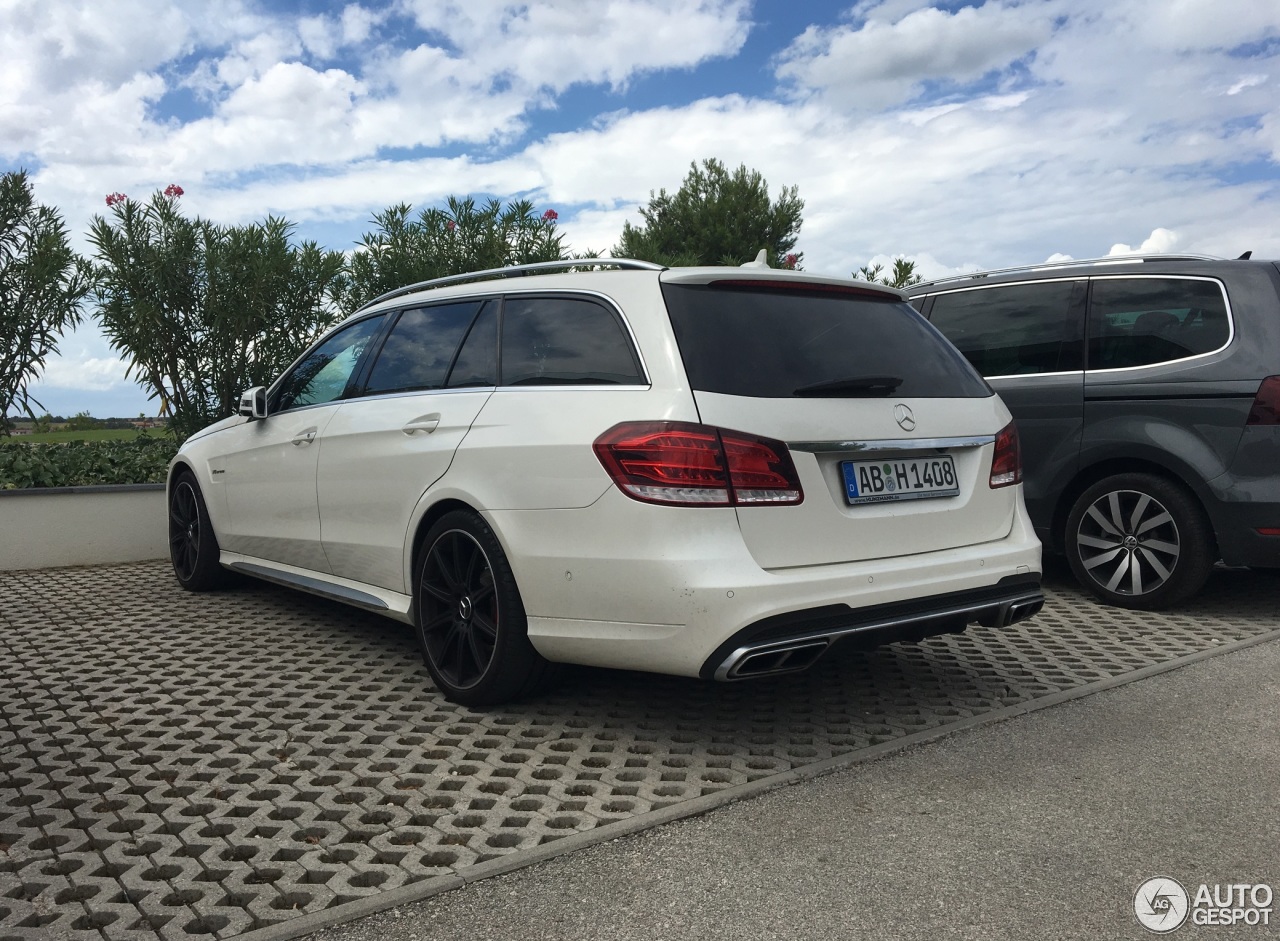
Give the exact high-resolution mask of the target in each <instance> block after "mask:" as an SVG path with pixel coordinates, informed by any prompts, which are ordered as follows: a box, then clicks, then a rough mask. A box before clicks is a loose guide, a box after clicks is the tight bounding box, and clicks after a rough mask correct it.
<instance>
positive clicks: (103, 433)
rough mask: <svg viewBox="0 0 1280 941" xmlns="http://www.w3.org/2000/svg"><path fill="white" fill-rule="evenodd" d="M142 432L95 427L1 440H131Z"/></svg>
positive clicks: (155, 431) (159, 432)
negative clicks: (86, 429)
mask: <svg viewBox="0 0 1280 941" xmlns="http://www.w3.org/2000/svg"><path fill="white" fill-rule="evenodd" d="M141 433H142V432H140V431H138V430H137V429H136V428H118V429H106V428H94V429H92V430H90V431H44V432H41V433H39V434H33V435H14V436H12V437H9V438H5V437H3V436H0V441H15V442H17V441H46V442H58V441H131V440H133V439H134V438H136V437H138V435H140V434H141ZM167 434H168V432H167V431H165V430H164V429H163V428H151V429H149V430H148V431H147V436H148V437H151V438H161V437H164V436H165V435H167Z"/></svg>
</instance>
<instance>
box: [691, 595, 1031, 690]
mask: <svg viewBox="0 0 1280 941" xmlns="http://www.w3.org/2000/svg"><path fill="white" fill-rule="evenodd" d="M1043 607H1044V595H1041V594H1039V593H1036V594H1028V595H1025V596H1022V597H1018V598H1013V599H1009V600H1005V601H1000V602H996V603H992V604H986V605H982V606H980V607H962V608H959V609H955V610H951V609H943V610H934V611H930V612H928V613H924V614H920V615H915V616H911V617H906V618H903V617H898V618H893V619H891V620H885V621H872V622H868V623H863V624H854V625H850V626H849V627H844V628H837V629H835V630H828V631H822V632H819V633H813V634H807V635H804V636H800V637H794V638H789V639H787V640H775V641H762V642H760V643H747V644H744V645H743V646H741V647H738V648H736V649H735V650H734V651H733V652H732V653H730V654H729V656H728V657H726V658H725V659H724V661H723V662H722V663H721V664H720V665H719V666H718V667H717V668H716V671H715V674H714V677H715V679H717V680H747V679H755V678H756V677H760V676H776V675H778V674H781V673H798V672H799V671H801V670H805V669H808V668H809V667H811V666H813V664H814V663H815V662H817V660H818V658H819V657H821V656H822V655H823V654H824V653H826V652H827V651H828V650H829V649H830V648H831V646H832V645H833V644H834V643H835V642H836V641H839V640H845V639H851V640H857V641H860V642H861V645H862V646H865V647H867V648H871V647H878V646H880V645H881V644H888V643H894V642H897V641H918V640H923V639H925V638H926V637H935V636H937V635H939V634H948V633H959V632H960V631H963V630H964V629H965V628H966V627H967V626H968V625H969V624H971V623H973V622H975V621H976V622H977V623H978V624H981V625H982V626H983V627H1006V626H1008V625H1010V624H1016V623H1018V622H1019V621H1025V620H1026V619H1027V618H1029V617H1033V616H1034V615H1036V614H1037V613H1039V611H1040V609H1041V608H1043Z"/></svg>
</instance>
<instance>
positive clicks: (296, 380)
mask: <svg viewBox="0 0 1280 941" xmlns="http://www.w3.org/2000/svg"><path fill="white" fill-rule="evenodd" d="M382 321H383V318H382V317H369V318H367V319H365V320H361V321H360V322H359V323H353V324H352V325H351V326H349V327H344V328H343V329H342V330H339V331H338V332H337V333H335V334H334V335H333V336H331V337H329V338H328V339H327V340H325V341H324V342H323V343H321V344H320V345H319V346H317V347H316V348H315V349H313V350H312V351H311V352H310V353H308V354H307V355H306V358H304V359H303V360H302V362H300V363H298V365H296V366H295V367H294V368H293V371H292V372H290V373H289V374H288V375H286V376H285V377H284V381H283V382H282V383H281V384H280V389H279V391H278V392H277V393H276V401H275V404H274V405H273V406H272V408H271V411H273V412H282V411H284V410H285V409H288V408H300V407H302V406H303V405H322V404H324V403H325V402H332V401H334V400H335V399H337V398H340V397H341V396H342V393H343V392H344V391H345V390H346V388H347V381H348V380H349V379H350V378H351V374H352V373H353V372H355V368H356V365H357V364H358V363H359V362H360V357H361V356H362V355H363V354H364V351H365V348H366V347H367V346H368V345H369V342H370V341H371V340H373V338H374V337H376V336H377V335H378V331H379V330H381V329H382Z"/></svg>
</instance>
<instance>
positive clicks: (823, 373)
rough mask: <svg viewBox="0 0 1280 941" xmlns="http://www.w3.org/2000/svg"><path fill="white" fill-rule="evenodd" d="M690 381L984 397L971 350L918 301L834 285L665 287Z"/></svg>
mask: <svg viewBox="0 0 1280 941" xmlns="http://www.w3.org/2000/svg"><path fill="white" fill-rule="evenodd" d="M662 293H663V296H664V298H665V299H666V302H667V310H668V311H669V312H670V315H671V323H672V326H673V327H674V329H675V334H676V340H677V342H678V343H679V344H680V354H681V356H682V357H683V358H684V364H685V370H686V372H687V373H688V375H689V382H690V383H691V384H692V385H693V388H694V389H695V390H697V391H699V392H718V393H722V394H724V395H745V396H753V397H757V398H775V399H776V398H804V397H808V396H813V397H819V396H822V397H826V396H834V397H841V398H843V397H860V396H877V395H878V396H887V395H893V396H895V397H900V398H957V397H964V398H977V397H984V396H988V395H991V394H992V393H991V390H990V389H989V388H988V387H987V384H986V383H985V382H983V380H982V379H981V378H980V377H979V376H978V374H977V373H976V372H974V370H973V368H972V367H971V366H970V365H969V363H968V362H966V361H965V359H964V357H963V356H961V355H960V354H959V353H958V352H956V350H955V348H954V347H953V346H951V344H950V343H948V342H947V341H946V339H944V338H943V336H942V334H940V333H938V331H937V330H935V329H934V328H933V327H932V326H930V325H929V323H928V322H927V321H926V320H925V319H924V318H923V317H921V316H920V314H919V313H917V312H916V311H915V309H913V308H912V307H911V306H910V305H909V304H906V303H904V302H901V301H895V300H891V299H885V300H880V299H878V298H875V297H869V296H866V295H859V294H855V293H835V292H829V291H826V290H822V289H819V290H816V291H805V290H796V289H794V288H791V287H787V288H782V289H773V288H757V287H745V288H744V287H740V286H737V285H735V286H717V285H715V284H710V285H689V284H664V285H663V286H662Z"/></svg>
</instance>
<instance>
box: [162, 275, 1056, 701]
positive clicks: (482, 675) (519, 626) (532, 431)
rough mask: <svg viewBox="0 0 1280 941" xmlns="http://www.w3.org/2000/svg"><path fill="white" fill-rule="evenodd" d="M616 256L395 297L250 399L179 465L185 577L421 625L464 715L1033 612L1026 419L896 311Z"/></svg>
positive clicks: (890, 300) (770, 670) (788, 285)
mask: <svg viewBox="0 0 1280 941" xmlns="http://www.w3.org/2000/svg"><path fill="white" fill-rule="evenodd" d="M599 264H600V266H601V267H599V268H597V269H595V270H591V271H580V270H564V269H566V268H568V267H569V265H568V264H562V263H548V264H542V265H526V266H520V267H518V268H508V269H502V270H500V271H492V272H480V273H477V274H472V275H467V276H464V277H462V278H448V279H442V280H440V281H436V282H428V283H426V284H421V285H412V286H410V287H407V288H404V289H402V290H399V291H395V292H392V293H391V294H389V295H385V296H384V297H382V298H379V299H377V300H376V301H374V302H371V303H370V304H369V305H367V306H366V307H365V308H363V309H362V310H360V311H359V312H358V313H356V314H355V315H354V316H352V317H350V318H348V319H347V320H346V321H345V322H343V323H342V324H340V325H339V326H338V327H336V328H334V329H333V330H331V331H329V332H328V333H327V334H326V335H325V336H323V337H322V338H321V339H320V340H319V341H318V342H317V343H315V344H314V345H313V346H312V347H311V348H310V349H309V350H308V351H307V352H306V353H305V354H304V355H303V356H302V357H301V358H300V359H299V360H298V361H297V362H296V363H294V364H293V366H291V367H290V368H289V369H288V370H287V371H286V372H285V373H284V375H282V376H281V377H280V378H279V379H278V380H277V381H276V382H275V384H274V385H272V386H271V388H269V389H263V388H257V389H252V390H250V391H248V392H246V393H245V395H244V398H243V401H242V403H241V407H240V414H238V415H236V416H233V417H231V418H228V419H226V420H225V421H221V422H219V423H217V424H215V425H212V426H210V427H209V428H206V429H204V430H203V431H201V432H199V433H198V434H196V435H193V436H192V437H191V438H190V439H188V440H187V442H186V443H185V444H184V445H183V446H182V449H181V451H180V452H179V453H178V456H177V457H176V458H175V460H174V462H173V465H172V467H171V469H170V474H169V482H168V501H169V511H170V512H169V519H170V523H169V536H170V544H171V547H172V558H173V565H174V571H175V573H176V574H177V578H178V580H179V582H181V583H182V585H183V586H184V587H186V588H188V589H190V590H193V591H203V590H208V589H211V588H214V587H216V586H217V585H219V584H220V583H221V582H222V581H223V580H224V578H225V576H226V575H227V574H228V572H229V571H230V572H239V573H244V574H247V575H251V576H256V577H258V578H263V579H267V580H269V581H273V582H278V583H280V584H284V585H289V586H292V587H295V588H299V589H302V590H304V591H308V592H312V593H314V594H317V595H322V596H325V597H328V598H332V599H334V600H336V601H341V602H346V603H348V604H352V605H357V606H359V607H361V608H365V609H368V610H371V611H376V612H379V613H381V614H384V615H386V616H388V617H391V618H395V619H397V620H399V621H404V622H406V623H409V624H413V625H414V626H415V627H416V630H417V634H418V637H419V639H420V641H421V646H422V653H423V657H424V659H425V661H426V664H427V667H428V668H429V670H430V672H431V675H432V677H433V678H434V680H435V682H436V684H437V685H438V687H439V689H440V691H441V692H442V693H443V695H444V696H446V697H447V698H449V699H451V700H453V701H456V702H459V703H463V704H467V705H473V706H481V705H488V704H495V703H499V702H503V701H505V700H509V699H512V698H515V697H518V696H521V695H527V694H529V693H531V692H533V691H535V690H537V689H539V688H542V687H544V686H545V685H546V684H547V683H548V682H549V681H550V680H551V678H552V676H553V674H554V672H555V667H556V664H559V663H577V664H589V665H594V666H600V667H615V668H622V669H629V670H648V671H656V672H659V673H669V674H677V675H683V676H693V677H703V678H706V679H716V680H739V679H746V678H749V677H759V676H765V675H771V674H777V673H783V672H789V671H794V670H800V669H803V668H805V667H807V666H809V665H810V664H812V663H813V662H814V661H815V660H816V659H817V658H818V657H819V656H821V655H822V654H823V653H824V652H825V651H827V650H828V648H830V647H831V646H833V645H834V644H837V643H845V644H850V645H853V644H857V645H863V646H867V645H871V646H874V645H875V644H878V643H886V642H893V641H912V640H919V639H922V638H924V637H928V636H931V635H936V634H941V633H944V632H949V631H960V630H963V629H964V628H965V626H966V625H967V624H971V623H980V624H984V625H995V626H1000V625H1005V624H1009V623H1012V622H1014V621H1018V620H1021V619H1023V618H1026V617H1030V616H1031V615H1033V614H1035V613H1036V612H1037V611H1038V610H1039V609H1040V607H1041V605H1042V604H1043V595H1042V594H1041V591H1040V543H1039V542H1038V541H1037V539H1036V537H1035V535H1034V533H1033V531H1032V528H1031V526H1030V524H1029V523H1028V519H1027V514H1026V509H1025V507H1024V505H1023V499H1022V487H1021V462H1020V455H1019V448H1018V438H1017V433H1016V430H1015V428H1014V425H1013V424H1012V423H1011V421H1010V416H1009V412H1008V411H1007V410H1006V409H1005V407H1004V405H1003V403H1002V402H1001V401H1000V399H999V398H998V397H997V396H996V395H995V394H993V392H992V391H991V389H990V388H989V387H988V386H987V385H986V383H985V382H984V381H983V380H982V379H981V378H980V377H979V376H978V374H977V373H976V372H974V370H973V369H972V368H971V367H970V366H969V364H968V363H967V362H966V361H965V359H964V358H963V357H962V356H960V354H959V353H957V352H956V350H955V349H954V348H953V347H952V346H951V345H950V344H949V343H948V342H947V341H946V340H945V339H944V338H943V337H942V335H941V334H940V333H938V332H937V331H936V330H935V329H934V328H933V327H932V326H930V325H929V324H928V323H927V322H926V321H925V320H924V319H923V318H922V317H921V316H920V315H919V314H918V313H917V312H916V311H915V310H914V309H912V308H911V307H910V306H909V305H908V304H907V303H906V302H905V301H904V300H903V295H901V294H900V293H899V292H897V291H895V290H893V289H890V288H885V287H881V286H878V285H873V284H867V283H864V282H856V281H849V280H841V279H835V278H824V277H816V276H811V275H807V274H799V273H794V272H789V271H778V270H774V269H769V268H766V267H763V266H762V265H761V266H747V267H743V268H684V269H680V268H673V269H665V268H662V267H660V266H657V265H652V264H648V263H645V262H634V261H623V260H603V261H602V262H600V263H599ZM578 265H579V266H581V265H582V263H581V262H579V263H578ZM606 265H607V266H610V267H604V266H606ZM534 275H536V276H534ZM512 276H517V277H512Z"/></svg>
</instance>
